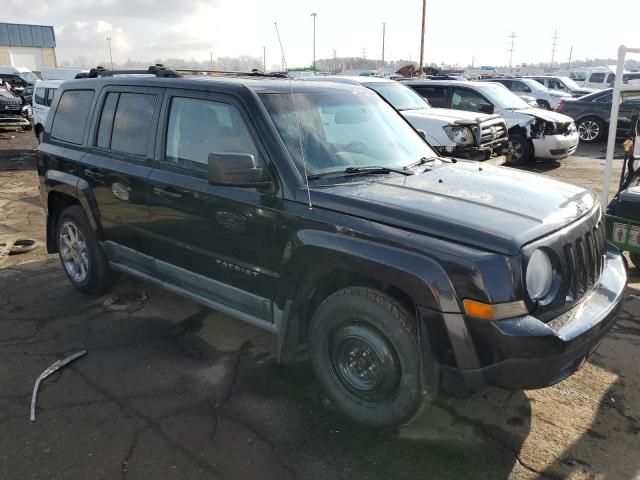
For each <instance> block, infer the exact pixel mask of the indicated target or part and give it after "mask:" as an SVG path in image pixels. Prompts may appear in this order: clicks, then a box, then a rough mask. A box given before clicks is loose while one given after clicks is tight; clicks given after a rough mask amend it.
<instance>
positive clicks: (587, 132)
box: [578, 120, 600, 142]
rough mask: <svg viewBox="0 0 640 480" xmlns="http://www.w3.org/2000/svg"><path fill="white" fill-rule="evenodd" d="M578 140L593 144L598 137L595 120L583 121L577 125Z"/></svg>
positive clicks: (597, 126) (598, 130) (598, 131)
mask: <svg viewBox="0 0 640 480" xmlns="http://www.w3.org/2000/svg"><path fill="white" fill-rule="evenodd" d="M578 135H579V136H580V140H583V141H585V142H593V141H594V140H595V139H596V138H598V136H599V135H600V125H598V122H596V121H595V120H585V121H584V122H582V123H580V125H578Z"/></svg>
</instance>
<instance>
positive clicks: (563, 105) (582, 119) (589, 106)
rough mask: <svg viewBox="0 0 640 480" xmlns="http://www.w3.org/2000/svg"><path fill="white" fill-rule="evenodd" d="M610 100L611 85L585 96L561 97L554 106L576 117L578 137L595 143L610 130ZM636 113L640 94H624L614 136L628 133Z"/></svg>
mask: <svg viewBox="0 0 640 480" xmlns="http://www.w3.org/2000/svg"><path fill="white" fill-rule="evenodd" d="M612 100H613V89H612V88H609V89H607V90H598V91H596V92H594V93H592V94H590V95H586V96H584V97H580V98H569V99H565V100H562V102H560V103H559V104H558V106H557V107H556V112H560V113H562V114H564V115H568V116H570V117H571V118H573V119H574V120H575V122H576V127H577V128H578V135H580V140H581V141H583V142H585V143H596V142H599V141H601V140H603V139H604V138H605V135H606V133H607V131H608V130H609V122H610V119H611V103H612ZM639 113H640V97H631V98H627V99H625V100H624V101H623V102H622V103H621V104H620V113H619V114H618V125H617V136H619V137H621V136H624V135H627V133H628V132H629V131H630V130H631V127H632V125H633V122H634V119H637V118H638V114H639Z"/></svg>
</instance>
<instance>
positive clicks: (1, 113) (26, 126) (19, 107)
mask: <svg viewBox="0 0 640 480" xmlns="http://www.w3.org/2000/svg"><path fill="white" fill-rule="evenodd" d="M31 112H32V110H31V106H29V105H24V103H23V101H22V99H21V98H20V97H16V96H15V95H14V94H13V93H11V92H10V91H9V90H7V89H6V88H4V87H0V128H22V129H23V130H31V128H32V127H33V125H32V124H31V116H32V115H31Z"/></svg>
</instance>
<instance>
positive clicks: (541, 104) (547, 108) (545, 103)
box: [538, 100, 551, 110]
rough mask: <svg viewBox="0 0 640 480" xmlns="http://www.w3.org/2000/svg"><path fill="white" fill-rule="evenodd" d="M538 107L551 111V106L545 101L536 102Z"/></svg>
mask: <svg viewBox="0 0 640 480" xmlns="http://www.w3.org/2000/svg"><path fill="white" fill-rule="evenodd" d="M538 106H539V107H540V108H542V109H544V110H551V105H549V102H547V101H546V100H538Z"/></svg>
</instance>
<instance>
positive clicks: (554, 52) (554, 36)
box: [551, 29, 558, 68]
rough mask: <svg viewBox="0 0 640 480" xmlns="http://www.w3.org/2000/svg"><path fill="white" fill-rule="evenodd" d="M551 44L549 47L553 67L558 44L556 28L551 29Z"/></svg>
mask: <svg viewBox="0 0 640 480" xmlns="http://www.w3.org/2000/svg"><path fill="white" fill-rule="evenodd" d="M552 38H553V45H552V47H551V67H552V68H553V62H554V61H555V59H556V47H557V46H558V29H555V30H554V31H553V37H552Z"/></svg>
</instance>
